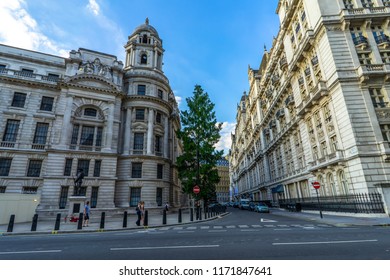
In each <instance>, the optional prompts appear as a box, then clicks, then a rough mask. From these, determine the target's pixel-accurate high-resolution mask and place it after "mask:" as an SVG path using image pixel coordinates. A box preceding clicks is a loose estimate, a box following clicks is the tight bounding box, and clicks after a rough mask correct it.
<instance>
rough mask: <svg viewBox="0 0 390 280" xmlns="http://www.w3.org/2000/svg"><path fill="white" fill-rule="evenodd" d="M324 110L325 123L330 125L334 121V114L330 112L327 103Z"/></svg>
mask: <svg viewBox="0 0 390 280" xmlns="http://www.w3.org/2000/svg"><path fill="white" fill-rule="evenodd" d="M322 108H323V113H324V117H325V123H330V122H331V121H332V113H331V111H330V107H329V103H326V104H325V105H324V106H323V107H322Z"/></svg>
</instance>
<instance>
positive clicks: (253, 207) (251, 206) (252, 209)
mask: <svg viewBox="0 0 390 280" xmlns="http://www.w3.org/2000/svg"><path fill="white" fill-rule="evenodd" d="M256 205H257V204H256V203H254V202H249V209H248V210H251V211H255V208H256Z"/></svg>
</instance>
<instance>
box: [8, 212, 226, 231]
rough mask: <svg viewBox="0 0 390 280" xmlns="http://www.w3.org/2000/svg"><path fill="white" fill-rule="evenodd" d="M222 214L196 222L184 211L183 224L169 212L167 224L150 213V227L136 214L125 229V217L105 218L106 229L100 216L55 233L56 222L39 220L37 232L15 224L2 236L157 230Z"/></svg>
mask: <svg viewBox="0 0 390 280" xmlns="http://www.w3.org/2000/svg"><path fill="white" fill-rule="evenodd" d="M226 214H227V212H226V213H222V214H220V215H214V216H213V217H208V218H207V219H205V216H204V213H203V214H202V220H196V217H195V214H194V216H193V221H191V217H190V214H189V211H183V213H182V216H181V222H179V214H178V212H177V211H168V213H167V215H166V224H164V223H163V222H164V221H163V215H162V214H161V213H148V226H147V227H146V226H142V225H141V226H137V225H136V224H135V222H136V220H137V216H136V215H135V214H129V215H128V217H127V226H126V227H123V216H122V215H115V216H113V217H107V216H106V217H105V222H104V227H103V228H101V226H100V222H101V221H100V220H101V217H100V214H96V215H92V216H91V218H90V220H89V225H88V227H82V229H77V228H78V222H69V221H66V222H65V220H64V218H62V219H61V221H60V228H59V230H57V231H55V230H54V228H55V220H43V221H40V220H38V224H37V228H36V231H31V226H32V222H26V223H15V224H14V226H13V230H12V232H7V229H8V224H4V225H0V236H1V235H17V234H18V235H20V234H60V233H81V232H102V231H113V230H135V229H144V228H156V227H163V226H172V225H182V224H183V225H184V224H189V223H198V222H202V221H206V220H213V219H217V218H219V217H220V216H223V215H226Z"/></svg>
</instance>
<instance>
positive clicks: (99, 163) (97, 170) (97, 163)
mask: <svg viewBox="0 0 390 280" xmlns="http://www.w3.org/2000/svg"><path fill="white" fill-rule="evenodd" d="M101 166H102V161H101V160H95V166H94V168H93V177H100V169H101Z"/></svg>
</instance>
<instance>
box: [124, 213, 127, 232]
mask: <svg viewBox="0 0 390 280" xmlns="http://www.w3.org/2000/svg"><path fill="white" fill-rule="evenodd" d="M123 228H127V211H125V212H124V213H123Z"/></svg>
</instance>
